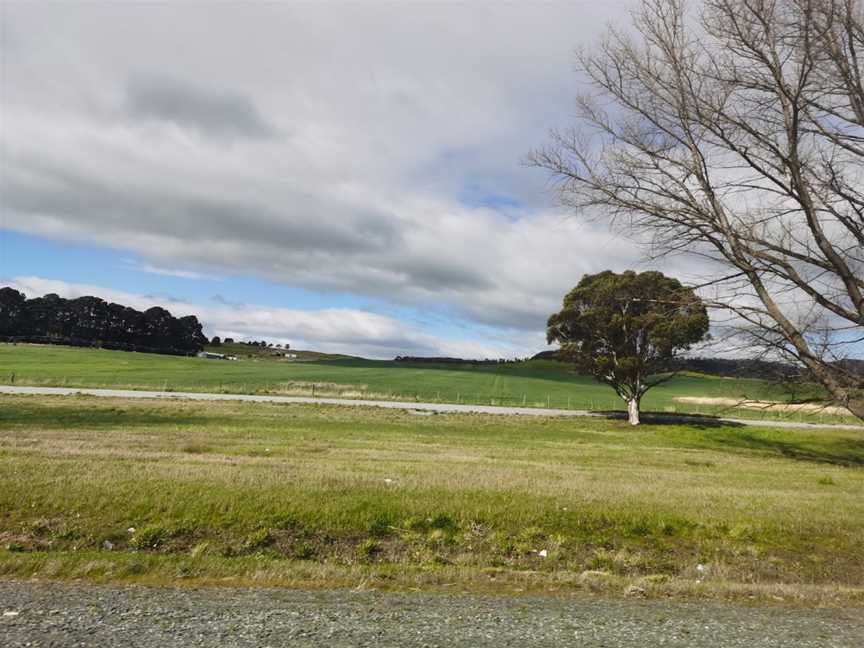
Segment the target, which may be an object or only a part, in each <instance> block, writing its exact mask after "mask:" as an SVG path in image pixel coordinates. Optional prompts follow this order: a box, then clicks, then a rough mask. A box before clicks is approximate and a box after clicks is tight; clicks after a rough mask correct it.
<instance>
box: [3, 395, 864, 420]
mask: <svg viewBox="0 0 864 648" xmlns="http://www.w3.org/2000/svg"><path fill="white" fill-rule="evenodd" d="M0 394H30V395H42V396H73V395H75V394H86V395H88V396H103V397H109V398H161V399H188V400H204V401H214V400H215V401H249V402H256V403H289V404H290V403H299V404H307V405H308V404H312V405H342V406H350V407H357V406H358V405H359V406H364V407H383V408H387V409H400V410H409V411H413V412H418V413H419V412H428V413H462V414H465V413H476V414H499V415H519V416H553V417H564V416H576V417H584V416H591V417H596V418H605V417H606V416H607V415H606V414H600V413H597V412H589V411H587V410H563V409H550V408H544V407H498V406H492V405H457V404H455V403H410V402H407V403H406V402H404V401H383V400H360V399H349V398H307V397H304V396H261V395H251V394H212V393H203V392H175V391H171V392H165V391H141V390H132V389H85V388H77V387H24V386H18V385H0ZM622 418H623V415H622ZM642 418H643V420H644V421H645V422H646V423H651V422H672V423H675V422H681V423H690V424H695V425H700V424H701V425H712V426H713V425H749V426H755V427H780V428H791V429H809V428H826V427H829V428H835V429H842V430H856V431H862V432H864V426H860V425H821V424H815V423H798V422H795V421H757V420H748V419H737V418H709V417H698V416H686V417H685V416H675V415H671V414H670V415H668V416H666V415H663V416H658V415H645V416H643V417H642Z"/></svg>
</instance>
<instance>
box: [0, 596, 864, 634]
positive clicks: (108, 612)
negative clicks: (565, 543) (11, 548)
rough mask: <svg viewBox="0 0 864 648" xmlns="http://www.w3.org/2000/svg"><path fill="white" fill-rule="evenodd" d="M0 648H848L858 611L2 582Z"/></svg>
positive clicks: (857, 630)
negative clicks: (446, 647) (444, 647)
mask: <svg viewBox="0 0 864 648" xmlns="http://www.w3.org/2000/svg"><path fill="white" fill-rule="evenodd" d="M0 645H2V646H4V648H19V647H23V646H31V647H36V646H39V647H42V646H45V647H47V646H51V647H56V648H72V647H73V646H74V647H76V648H83V647H85V646H86V647H91V646H100V647H101V646H122V647H123V648H172V647H174V646H177V647H184V648H185V647H187V646H224V647H229V646H230V647H231V648H242V647H245V646H255V647H265V646H271V647H273V648H275V647H277V646H291V647H292V648H302V647H306V646H327V647H328V648H339V647H343V646H376V647H384V646H399V647H400V648H415V647H421V646H423V647H432V646H465V647H468V646H470V647H472V648H480V647H482V646H495V648H505V647H507V646H519V647H525V646H549V647H552V646H579V647H580V648H595V647H596V648H600V647H604V648H618V647H630V646H633V647H637V646H638V647H640V648H651V647H653V646H664V647H675V646H680V647H682V648H683V647H687V648H698V647H702V646H723V647H727V646H728V647H730V648H733V647H741V648H768V647H777V648H779V647H781V646H782V647H784V648H812V647H817V646H818V647H826V648H827V647H832V648H833V647H837V648H856V647H861V646H864V619H862V614H861V611H860V610H788V609H779V608H748V607H737V606H731V605H724V604H716V603H687V604H684V603H671V602H658V601H602V600H596V599H581V600H578V599H554V598H549V599H542V598H490V597H474V596H472V597H468V596H446V595H433V594H392V593H380V592H355V591H344V590H343V591H326V592H306V591H297V590H277V589H228V588H224V589H223V588H213V589H173V588H159V589H156V588H143V587H108V586H85V585H67V584H46V583H32V582H14V581H11V582H10V581H5V582H4V581H0Z"/></svg>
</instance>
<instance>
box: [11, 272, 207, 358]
mask: <svg viewBox="0 0 864 648" xmlns="http://www.w3.org/2000/svg"><path fill="white" fill-rule="evenodd" d="M0 339H2V340H4V341H20V342H47V343H51V344H69V345H73V346H100V347H104V348H108V349H122V350H126V351H146V352H155V353H171V354H178V355H186V354H190V353H195V352H197V351H200V350H201V349H202V348H203V346H204V345H205V344H206V343H207V338H206V337H205V336H204V334H203V332H202V330H201V324H200V322H199V321H198V318H197V317H195V316H194V315H187V316H186V317H174V316H173V315H171V313H170V312H168V311H167V310H165V309H164V308H160V307H159V306H154V307H153V308H149V309H147V310H146V311H144V312H141V311H138V310H135V309H134V308H131V307H129V306H123V305H122V304H115V303H109V302H106V301H105V300H103V299H99V298H98V297H89V296H88V297H78V298H77V299H64V298H62V297H60V296H58V295H55V294H53V293H52V294H49V295H45V296H44V297H37V298H35V299H27V298H26V296H25V295H24V293H21V292H18V291H17V290H14V289H13V288H9V287H5V288H0Z"/></svg>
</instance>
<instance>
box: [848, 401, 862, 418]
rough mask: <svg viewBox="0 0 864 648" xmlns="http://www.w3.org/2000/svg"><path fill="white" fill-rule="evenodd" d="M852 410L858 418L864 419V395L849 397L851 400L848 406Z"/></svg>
mask: <svg viewBox="0 0 864 648" xmlns="http://www.w3.org/2000/svg"><path fill="white" fill-rule="evenodd" d="M846 407H847V408H848V409H849V411H850V412H852V413H853V414H854V415H855V416H857V417H858V418H860V419H862V420H864V396H862V397H860V398H855V397H854V396H853V397H852V398H850V399H849V402H848V404H847V406H846Z"/></svg>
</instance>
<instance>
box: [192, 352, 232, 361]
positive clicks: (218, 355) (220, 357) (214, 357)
mask: <svg viewBox="0 0 864 648" xmlns="http://www.w3.org/2000/svg"><path fill="white" fill-rule="evenodd" d="M198 357H199V358H207V359H208V360H226V359H227V356H226V355H225V354H224V353H212V352H211V351H199V352H198Z"/></svg>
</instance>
